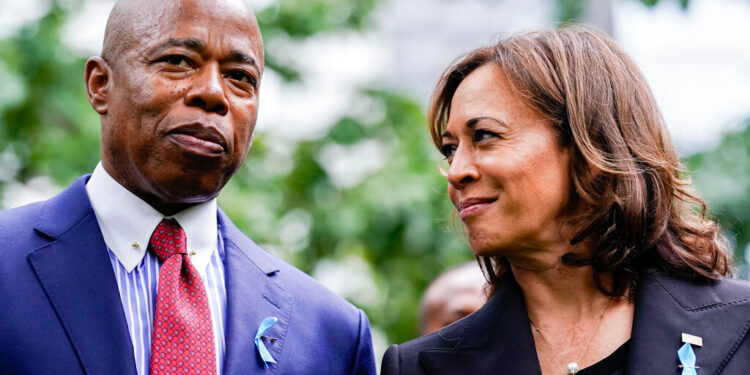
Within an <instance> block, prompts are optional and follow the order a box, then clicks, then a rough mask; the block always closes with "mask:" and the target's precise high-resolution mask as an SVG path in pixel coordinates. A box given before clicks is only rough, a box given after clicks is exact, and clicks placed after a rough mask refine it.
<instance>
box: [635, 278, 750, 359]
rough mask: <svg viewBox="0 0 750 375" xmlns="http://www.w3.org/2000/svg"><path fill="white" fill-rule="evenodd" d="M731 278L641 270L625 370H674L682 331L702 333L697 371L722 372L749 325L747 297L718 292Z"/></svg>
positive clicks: (698, 334)
mask: <svg viewBox="0 0 750 375" xmlns="http://www.w3.org/2000/svg"><path fill="white" fill-rule="evenodd" d="M731 282H732V281H731V280H726V281H723V282H722V283H718V284H717V283H711V284H708V285H707V284H706V283H703V284H698V283H693V282H689V281H681V280H677V279H671V278H667V277H664V276H661V275H658V274H647V275H645V277H643V278H642V280H641V283H640V288H639V291H638V294H637V296H636V301H635V309H636V310H635V316H634V319H633V333H632V339H631V340H632V341H631V346H630V348H631V349H630V354H629V358H628V368H627V371H626V373H628V374H674V373H677V365H678V364H679V361H678V358H677V349H679V348H680V346H682V341H681V337H682V333H688V334H691V335H694V336H700V337H702V338H703V347H697V346H693V350H694V351H695V355H696V358H697V361H696V365H697V366H699V367H700V371H699V373H700V374H719V373H721V371H722V369H723V368H724V366H725V365H726V362H728V361H729V359H731V356H732V355H733V354H734V351H735V350H736V348H737V347H738V346H739V344H740V343H741V342H742V340H743V339H744V338H745V335H746V334H747V331H748V328H750V306H749V305H748V304H747V299H746V298H747V296H736V297H734V296H732V295H731V294H729V295H722V296H720V295H719V294H717V291H720V290H721V289H722V288H726V286H727V284H728V283H731ZM729 293H731V292H729ZM722 294H724V292H722ZM743 299H744V300H743ZM740 302H742V303H740Z"/></svg>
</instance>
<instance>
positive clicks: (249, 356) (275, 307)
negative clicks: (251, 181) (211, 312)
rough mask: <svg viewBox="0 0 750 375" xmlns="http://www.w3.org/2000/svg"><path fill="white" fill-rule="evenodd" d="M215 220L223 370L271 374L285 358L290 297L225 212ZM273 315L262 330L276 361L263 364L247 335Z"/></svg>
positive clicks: (272, 269)
mask: <svg viewBox="0 0 750 375" xmlns="http://www.w3.org/2000/svg"><path fill="white" fill-rule="evenodd" d="M219 223H220V225H221V228H222V232H223V235H224V247H225V250H226V261H225V275H226V288H227V323H226V330H225V332H226V333H225V334H226V357H225V359H224V370H225V373H227V374H261V373H262V374H274V373H276V367H277V366H279V365H281V364H283V362H284V361H287V360H290V359H289V358H285V357H283V353H282V349H283V348H284V342H285V339H286V334H287V329H288V327H289V323H290V318H291V312H292V302H293V298H292V296H291V295H290V294H289V293H287V292H286V291H285V290H284V289H282V288H281V287H280V286H279V285H278V284H277V283H276V282H275V281H274V280H273V277H274V276H275V275H276V273H277V272H279V269H278V267H275V262H274V261H273V259H272V258H271V256H270V255H268V254H267V253H265V251H263V250H262V249H261V248H260V247H258V245H256V244H255V243H253V242H252V241H250V239H248V238H247V236H245V235H244V234H242V233H241V232H240V231H239V230H238V229H237V228H236V227H235V226H234V224H232V222H231V221H230V220H229V219H228V218H227V217H226V215H225V214H224V213H223V212H221V211H219ZM266 317H276V318H278V322H277V323H276V324H275V325H273V326H272V327H271V329H270V330H269V331H268V332H266V334H265V335H266V336H268V337H272V338H274V339H273V340H271V339H267V338H265V339H264V343H265V345H266V348H267V349H268V351H269V352H270V353H271V356H272V357H273V358H274V359H275V360H276V361H277V362H278V364H273V363H271V364H269V367H268V369H266V368H265V366H264V364H263V361H262V360H261V358H260V355H259V353H258V350H257V349H256V347H255V343H254V341H253V339H254V338H255V334H256V332H257V330H258V327H259V326H260V324H261V322H262V321H263V319H265V318H266Z"/></svg>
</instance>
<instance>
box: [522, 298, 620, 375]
mask: <svg viewBox="0 0 750 375" xmlns="http://www.w3.org/2000/svg"><path fill="white" fill-rule="evenodd" d="M610 302H612V299H609V300H607V304H606V305H604V310H602V312H601V313H600V314H599V318H598V319H597V321H596V327H594V330H593V331H592V332H591V334H590V335H589V337H588V339H586V345H585V346H584V347H583V350H582V351H581V354H580V355H578V360H576V361H575V362H568V368H567V370H568V375H575V374H577V373H578V371H579V370H580V369H581V367H580V366H579V365H578V364H579V363H580V362H581V360H582V359H583V356H584V355H586V352H588V350H589V346H591V340H593V339H594V336H596V333H597V332H598V331H599V326H600V325H601V324H602V320H603V319H604V314H605V313H606V312H607V309H608V308H609V303H610ZM529 321H530V322H531V326H532V327H533V328H534V331H536V333H538V334H539V337H541V338H542V340H544V341H545V342H546V343H547V344H548V345H549V346H551V347H554V345H552V343H551V342H550V341H549V340H547V338H546V337H544V334H543V333H542V329H541V328H540V327H539V325H538V324H536V323H535V322H534V319H531V315H529ZM555 357H557V353H555ZM557 361H558V362H560V359H559V358H557Z"/></svg>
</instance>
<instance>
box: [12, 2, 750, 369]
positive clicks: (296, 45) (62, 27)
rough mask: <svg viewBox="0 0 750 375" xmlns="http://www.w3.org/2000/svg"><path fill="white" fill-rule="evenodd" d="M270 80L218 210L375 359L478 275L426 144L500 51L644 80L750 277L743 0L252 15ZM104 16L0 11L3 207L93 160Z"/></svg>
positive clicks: (382, 6)
mask: <svg viewBox="0 0 750 375" xmlns="http://www.w3.org/2000/svg"><path fill="white" fill-rule="evenodd" d="M249 3H250V4H251V5H252V6H253V7H254V9H255V11H256V13H257V16H258V20H259V22H260V25H261V30H262V33H263V37H264V40H265V48H266V58H267V61H266V63H267V69H266V72H265V74H264V77H263V82H262V87H261V91H260V97H261V106H260V117H259V120H258V128H257V130H256V139H255V143H254V145H253V147H252V149H251V150H250V154H249V156H248V158H247V161H246V162H245V164H244V166H243V167H242V168H241V170H240V171H239V172H238V174H237V175H236V176H235V177H234V178H233V179H232V180H231V181H230V183H229V185H228V186H227V187H226V188H225V189H224V190H223V192H222V193H221V196H220V198H219V202H220V205H221V206H222V207H223V208H224V210H226V212H227V213H228V214H229V216H230V217H231V218H232V219H233V220H234V221H235V223H236V224H238V226H239V227H240V228H241V229H242V230H244V231H245V232H246V233H247V234H248V235H250V237H251V238H253V239H254V240H255V241H256V242H258V243H259V244H261V245H262V246H263V247H265V248H266V249H267V250H268V251H270V252H272V253H274V254H276V255H277V256H279V257H281V258H283V259H285V260H286V261H288V262H290V263H292V264H294V265H295V266H297V267H299V268H301V269H302V270H304V271H305V272H308V273H309V274H311V275H313V277H315V278H316V279H317V280H319V281H320V282H322V283H323V284H325V285H326V286H328V287H329V288H331V289H332V290H334V291H335V292H336V293H338V294H340V295H341V296H343V297H345V298H347V299H348V300H350V301H351V302H352V303H354V304H355V305H357V306H359V307H361V308H362V309H364V310H365V311H366V312H367V314H368V315H369V317H370V320H371V323H372V328H373V336H374V341H375V346H376V356H377V358H376V359H377V360H378V362H379V361H380V357H381V356H382V353H383V352H384V350H385V348H386V347H387V345H389V344H392V343H398V342H403V341H406V340H409V339H412V338H414V337H415V336H416V334H417V322H416V317H417V305H418V302H419V298H420V296H421V293H422V292H423V290H424V288H425V286H426V285H427V284H428V283H429V282H430V281H431V280H432V279H433V278H434V277H435V276H436V275H437V274H438V273H440V271H442V270H444V269H446V268H448V267H450V266H452V265H455V264H458V263H461V262H464V261H467V260H471V259H472V255H471V251H470V249H469V248H468V245H467V243H466V241H465V240H464V239H463V235H462V233H461V225H460V222H458V220H456V218H455V215H454V214H453V213H452V210H451V207H450V205H449V202H448V199H447V197H446V194H445V188H446V182H445V180H444V178H443V177H442V176H441V175H440V173H439V172H438V165H439V163H440V160H441V158H440V157H439V155H438V152H436V151H435V150H434V149H433V148H432V146H431V145H430V144H429V140H428V137H427V133H426V131H425V114H424V113H425V109H426V105H427V102H428V99H429V95H430V92H431V89H432V86H433V85H434V83H435V82H436V81H437V79H438V77H439V75H440V73H441V72H442V70H443V69H444V68H445V67H446V66H447V65H448V64H449V63H450V62H451V61H453V60H454V59H455V58H456V57H458V56H459V55H460V54H462V53H465V52H467V51H469V50H471V49H473V48H476V47H478V46H481V45H484V44H488V43H491V42H492V41H494V40H497V39H498V38H499V37H501V36H502V35H504V34H507V33H513V32H519V31H524V30H531V29H536V28H550V27H557V26H559V25H561V24H562V23H563V22H583V23H587V24H591V25H595V26H596V27H598V28H600V29H602V30H604V31H606V32H607V33H609V34H610V35H611V36H613V37H614V38H615V39H616V40H618V41H619V42H620V43H621V45H622V46H623V47H624V48H625V50H627V51H628V52H629V53H630V54H631V56H632V57H633V58H634V59H635V61H636V63H638V65H639V66H640V67H641V69H642V70H643V72H644V74H645V75H646V78H647V80H648V81H649V83H650V84H651V87H652V89H653V91H654V93H655V96H656V98H657V101H658V102H659V104H660V105H661V109H662V111H663V113H664V116H665V118H666V119H667V123H668V124H669V126H670V131H671V134H672V136H673V139H674V141H675V143H676V144H677V147H678V150H679V152H680V154H681V156H682V157H683V158H684V160H685V162H686V165H687V167H688V169H689V172H688V175H689V176H690V177H692V179H693V182H694V185H695V187H696V189H697V190H698V191H699V193H700V194H701V195H702V196H703V197H704V198H705V199H706V200H707V201H708V203H709V205H710V208H711V215H713V216H714V217H715V218H717V219H718V220H719V221H720V222H721V223H722V225H723V227H724V228H725V229H726V233H727V235H728V237H729V238H730V239H731V241H732V246H733V248H734V251H735V258H736V260H737V262H738V264H739V265H738V272H737V276H738V277H742V278H747V273H748V272H747V266H746V264H747V263H748V261H747V259H746V254H750V251H748V250H749V248H750V246H749V245H748V242H749V241H750V33H749V32H747V29H748V25H750V0H613V1H610V0H527V1H521V0H460V1H459V0H408V1H407V0H249ZM112 5H113V1H111V0H55V1H52V0H0V208H11V207H16V206H19V205H22V204H25V203H29V202H32V201H36V200H41V199H46V198H48V197H50V196H52V195H54V194H55V193H57V192H59V191H60V190H61V189H62V188H63V187H65V186H67V185H68V184H69V183H70V182H72V181H73V180H74V179H75V178H76V177H77V176H79V175H81V174H84V173H90V172H91V171H92V170H93V168H94V166H95V165H96V163H97V161H98V160H99V120H98V117H97V115H96V114H95V112H94V111H93V110H92V109H91V108H90V106H89V104H88V101H87V100H86V94H85V91H84V87H83V66H84V62H85V59H86V58H87V57H89V56H91V55H95V54H98V53H99V52H100V48H101V42H102V39H103V33H104V26H105V23H106V18H107V14H108V13H109V10H110V9H111V7H112Z"/></svg>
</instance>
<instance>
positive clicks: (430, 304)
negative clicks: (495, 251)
mask: <svg viewBox="0 0 750 375" xmlns="http://www.w3.org/2000/svg"><path fill="white" fill-rule="evenodd" d="M485 284H486V280H485V278H484V275H483V274H482V271H481V270H480V268H479V265H478V264H477V263H476V262H467V263H464V264H462V265H459V266H457V267H454V268H451V269H449V270H448V271H445V272H443V273H442V274H440V276H438V277H437V279H435V281H433V282H432V283H431V284H430V286H429V287H427V291H426V292H425V293H424V295H423V297H422V303H421V306H420V312H419V333H420V334H421V335H426V334H428V333H432V332H434V331H437V330H438V329H440V328H442V327H445V326H447V325H448V324H451V323H453V322H454V321H456V320H458V319H461V318H463V317H464V316H466V315H469V314H471V313H473V312H474V311H476V310H478V309H479V308H480V307H482V305H484V303H485V301H486V299H487V297H486V295H485V293H484V285H485Z"/></svg>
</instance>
